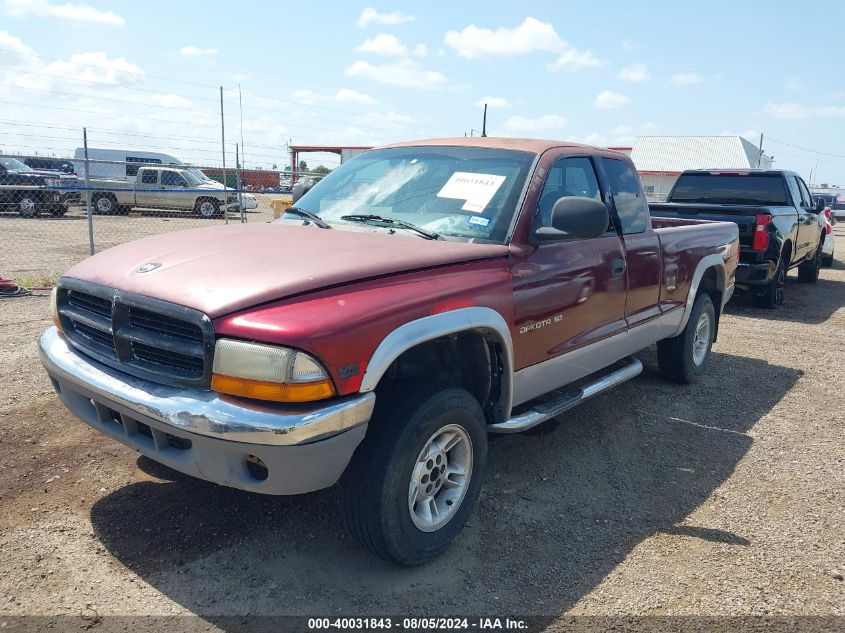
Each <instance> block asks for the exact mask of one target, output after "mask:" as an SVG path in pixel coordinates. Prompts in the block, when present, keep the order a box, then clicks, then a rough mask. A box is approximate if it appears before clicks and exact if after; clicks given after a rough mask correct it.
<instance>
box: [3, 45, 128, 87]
mask: <svg viewBox="0 0 845 633" xmlns="http://www.w3.org/2000/svg"><path fill="white" fill-rule="evenodd" d="M35 68H37V72H38V74H34V73H33V74H18V73H15V74H10V75H9V76H8V77H7V80H6V81H7V83H8V84H9V85H14V86H18V87H20V88H25V89H31V90H49V89H55V88H56V86H58V87H59V88H61V89H65V90H68V91H70V92H74V93H76V92H79V90H80V89H82V90H85V89H87V88H88V86H82V87H80V84H79V83H78V82H82V83H84V84H99V85H100V86H101V87H102V86H113V87H117V86H124V85H127V84H130V83H132V82H135V81H138V80H139V79H141V78H142V77H143V76H144V71H143V70H142V69H141V68H140V67H139V66H137V65H135V64H133V63H131V62H129V61H127V60H126V59H125V58H123V57H115V58H110V57H109V56H108V55H106V54H105V53H103V52H88V53H76V54H74V55H71V56H70V58H68V59H66V60H64V59H57V60H56V61H53V62H50V63H49V64H44V65H43V66H38V65H35V67H34V69H35ZM90 88H91V89H96V86H91V87H90ZM100 89H102V88H100Z"/></svg>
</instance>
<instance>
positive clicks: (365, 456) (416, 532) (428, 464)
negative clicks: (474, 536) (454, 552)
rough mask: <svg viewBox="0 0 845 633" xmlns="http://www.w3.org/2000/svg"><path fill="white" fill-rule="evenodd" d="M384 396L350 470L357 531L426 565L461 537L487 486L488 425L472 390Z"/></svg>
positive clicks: (350, 519)
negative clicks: (484, 479)
mask: <svg viewBox="0 0 845 633" xmlns="http://www.w3.org/2000/svg"><path fill="white" fill-rule="evenodd" d="M393 396H394V397H393V398H391V397H389V396H379V397H380V398H381V399H383V401H382V402H377V405H376V412H375V413H374V415H373V420H372V421H371V422H370V427H369V428H368V429H367V436H366V438H364V441H363V442H362V443H361V445H360V446H359V447H358V450H356V451H355V455H354V456H353V458H352V461H351V462H350V465H349V467H348V468H347V469H346V472H345V473H344V475H343V478H342V481H341V489H342V496H343V506H344V515H345V518H346V523H347V525H348V526H349V529H350V531H351V532H352V535H353V536H354V537H355V539H356V540H357V541H358V542H359V543H361V544H362V545H364V546H366V547H368V548H369V549H371V550H372V551H373V552H375V553H376V554H378V555H379V556H381V557H382V558H384V559H387V560H392V561H395V562H397V563H400V564H402V565H409V566H411V565H419V564H422V563H425V562H427V561H429V560H431V559H432V558H434V557H436V556H437V555H439V554H441V553H442V552H443V551H444V550H446V548H447V547H449V545H450V544H451V542H452V541H453V540H454V539H455V537H457V536H458V534H459V533H460V531H461V528H463V526H464V523H465V522H466V520H467V517H468V516H469V514H470V512H471V511H472V508H473V506H474V505H475V501H476V499H477V498H478V494H479V491H480V490H481V483H482V480H483V478H484V470H485V466H486V462H487V425H486V421H485V419H484V414H483V413H482V411H481V407H480V406H479V404H478V401H477V400H476V399H475V398H474V397H473V396H472V395H471V394H470V393H469V392H467V391H466V390H464V389H459V388H454V387H448V386H442V385H441V386H437V385H426V386H421V387H416V388H414V389H413V390H412V391H411V393H407V392H404V393H402V394H401V395H399V394H398V393H394V394H393Z"/></svg>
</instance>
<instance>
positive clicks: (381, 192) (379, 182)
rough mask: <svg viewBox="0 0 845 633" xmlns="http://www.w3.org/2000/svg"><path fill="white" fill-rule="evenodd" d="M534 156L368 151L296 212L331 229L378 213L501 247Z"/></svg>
mask: <svg viewBox="0 0 845 633" xmlns="http://www.w3.org/2000/svg"><path fill="white" fill-rule="evenodd" d="M534 156H535V155H534V154H531V153H529V152H521V151H513V150H498V149H488V148H474V147H431V146H427V147H397V148H388V149H379V150H372V151H369V152H365V153H363V154H359V155H358V156H356V157H355V158H353V159H352V160H350V161H348V162H346V163H344V164H343V165H341V166H340V167H338V168H337V169H335V170H333V171H332V172H331V173H330V174H328V175H327V176H326V177H325V178H323V179H322V180H321V181H320V182H319V183H317V184H316V185H314V187H313V188H312V189H311V190H310V191H309V192H308V193H306V194H305V195H304V196H303V197H302V198H300V199H299V200H298V201H297V202H296V206H297V207H299V208H301V209H304V210H306V211H310V212H311V213H314V214H316V215H319V216H320V217H321V218H323V219H324V220H326V221H327V222H330V223H332V224H334V223H338V224H344V223H347V220H344V219H343V216H353V215H379V216H383V217H385V218H391V219H395V220H401V221H404V222H410V223H411V224H414V225H416V226H418V227H420V228H423V229H425V230H427V231H430V232H433V233H437V234H439V235H441V236H451V237H454V238H458V239H468V240H473V239H474V240H479V241H484V242H499V243H501V242H504V240H505V238H506V236H507V232H508V228H509V227H510V224H511V220H512V219H513V215H514V212H515V209H516V204H517V200H518V198H519V195H520V193H521V191H522V187H523V184H524V183H525V179H526V177H527V174H528V170H529V169H530V168H531V165H532V163H533V160H534Z"/></svg>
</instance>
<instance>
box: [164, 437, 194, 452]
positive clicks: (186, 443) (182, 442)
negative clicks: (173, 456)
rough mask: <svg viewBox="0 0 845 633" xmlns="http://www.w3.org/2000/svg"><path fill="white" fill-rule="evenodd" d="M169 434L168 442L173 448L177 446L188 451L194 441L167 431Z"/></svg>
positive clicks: (180, 449)
mask: <svg viewBox="0 0 845 633" xmlns="http://www.w3.org/2000/svg"><path fill="white" fill-rule="evenodd" d="M165 435H166V436H167V443H168V444H169V445H170V447H171V448H175V449H176V450H179V451H187V450H188V449H189V448H191V446H193V443H192V442H191V440H189V439H187V438H184V437H177V436H175V435H171V434H170V433H165Z"/></svg>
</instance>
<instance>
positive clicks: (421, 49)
mask: <svg viewBox="0 0 845 633" xmlns="http://www.w3.org/2000/svg"><path fill="white" fill-rule="evenodd" d="M413 54H414V55H416V56H417V57H425V56H426V55H428V46H426V45H425V44H417V45H416V46H414V50H413Z"/></svg>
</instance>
